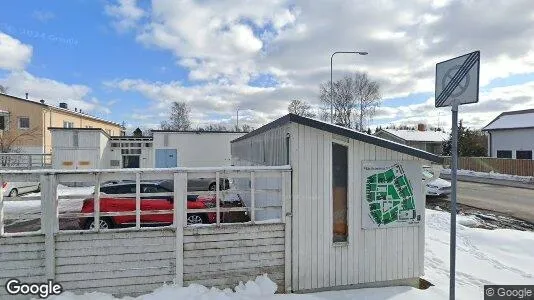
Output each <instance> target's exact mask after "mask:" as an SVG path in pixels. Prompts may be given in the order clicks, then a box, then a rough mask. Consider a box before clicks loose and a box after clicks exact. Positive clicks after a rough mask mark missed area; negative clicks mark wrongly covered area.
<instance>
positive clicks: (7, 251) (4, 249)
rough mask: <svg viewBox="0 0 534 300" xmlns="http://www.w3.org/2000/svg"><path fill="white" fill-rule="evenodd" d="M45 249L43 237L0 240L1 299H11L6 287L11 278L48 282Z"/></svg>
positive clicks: (5, 238)
mask: <svg viewBox="0 0 534 300" xmlns="http://www.w3.org/2000/svg"><path fill="white" fill-rule="evenodd" d="M44 247H45V246H44V236H41V235H39V236H25V237H4V238H0V299H10V298H8V297H11V296H9V295H7V292H6V289H5V288H4V287H5V284H6V281H7V280H9V279H11V278H18V279H20V280H21V281H23V282H46V279H45V259H44V256H45V254H44ZM19 298H22V297H19Z"/></svg>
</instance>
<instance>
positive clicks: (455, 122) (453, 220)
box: [449, 100, 458, 300]
mask: <svg viewBox="0 0 534 300" xmlns="http://www.w3.org/2000/svg"><path fill="white" fill-rule="evenodd" d="M451 110H452V150H451V152H452V153H451V156H452V162H451V237H450V238H451V239H450V283H449V299H450V300H454V299H455V281H456V180H457V179H456V174H457V170H458V103H457V101H456V100H454V101H453V103H452V109H451Z"/></svg>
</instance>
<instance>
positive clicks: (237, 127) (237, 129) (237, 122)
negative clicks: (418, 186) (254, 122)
mask: <svg viewBox="0 0 534 300" xmlns="http://www.w3.org/2000/svg"><path fill="white" fill-rule="evenodd" d="M236 127H237V128H236V130H239V108H238V109H237V126H236Z"/></svg>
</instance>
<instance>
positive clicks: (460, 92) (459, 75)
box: [435, 51, 480, 107]
mask: <svg viewBox="0 0 534 300" xmlns="http://www.w3.org/2000/svg"><path fill="white" fill-rule="evenodd" d="M479 71H480V51H475V52H471V53H468V54H465V55H462V56H459V57H456V58H453V59H449V60H446V61H443V62H440V63H438V64H436V93H435V99H436V102H435V105H436V107H445V106H452V103H453V101H456V102H457V103H458V105H460V104H467V103H476V102H478V87H479Z"/></svg>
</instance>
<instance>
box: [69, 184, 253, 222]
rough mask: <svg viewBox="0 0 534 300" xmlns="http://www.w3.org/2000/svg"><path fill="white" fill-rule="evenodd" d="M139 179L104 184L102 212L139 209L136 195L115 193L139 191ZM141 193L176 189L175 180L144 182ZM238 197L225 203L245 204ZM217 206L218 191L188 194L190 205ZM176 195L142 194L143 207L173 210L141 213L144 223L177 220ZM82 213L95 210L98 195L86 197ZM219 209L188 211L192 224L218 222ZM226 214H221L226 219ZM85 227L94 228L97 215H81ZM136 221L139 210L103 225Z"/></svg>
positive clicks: (104, 220) (200, 207) (148, 209)
mask: <svg viewBox="0 0 534 300" xmlns="http://www.w3.org/2000/svg"><path fill="white" fill-rule="evenodd" d="M135 188H136V187H135V182H130V181H126V182H120V183H107V184H104V185H102V186H101V187H100V192H101V194H100V211H101V212H126V211H135V197H134V196H132V197H124V196H120V197H113V195H117V194H135V192H136V190H135ZM140 188H141V193H147V194H151V193H172V192H173V186H172V181H170V180H166V181H156V182H145V181H143V182H141V184H140ZM234 199H236V200H234V201H228V202H224V203H221V207H235V206H243V203H242V201H241V198H240V196H239V195H237V198H236V197H234ZM215 206H216V201H215V196H214V195H187V208H188V209H203V208H212V207H215ZM173 209H174V199H173V196H170V195H154V196H147V195H143V196H141V211H156V210H167V211H170V212H169V213H164V214H153V215H150V214H149V215H141V224H143V225H168V224H172V222H173V213H172V210H173ZM81 212H82V213H93V212H94V199H93V198H89V199H85V200H84V201H83V205H82V210H81ZM216 218H217V214H216V213H191V214H187V223H188V224H209V223H215V222H216ZM223 218H224V214H221V220H223ZM79 224H80V227H81V228H84V229H93V228H94V227H95V223H94V219H93V218H80V220H79ZM131 224H135V213H132V215H128V216H112V217H107V216H104V217H101V218H100V228H102V229H107V228H113V227H120V226H125V225H131Z"/></svg>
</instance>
